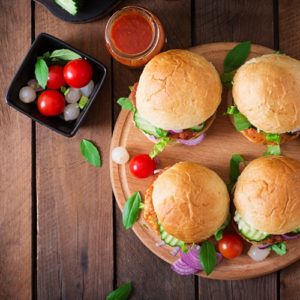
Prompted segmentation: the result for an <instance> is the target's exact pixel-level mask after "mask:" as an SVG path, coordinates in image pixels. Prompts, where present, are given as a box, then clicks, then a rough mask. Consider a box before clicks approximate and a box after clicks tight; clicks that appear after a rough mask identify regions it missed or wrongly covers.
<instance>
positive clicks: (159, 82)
mask: <svg viewBox="0 0 300 300" xmlns="http://www.w3.org/2000/svg"><path fill="white" fill-rule="evenodd" d="M221 93H222V85H221V81H220V78H219V74H218V72H217V71H216V69H215V67H214V66H213V65H212V64H211V63H209V62H208V61H207V60H206V59H205V58H204V57H202V56H200V55H198V54H195V53H192V52H190V51H187V50H170V51H167V52H163V53H160V54H158V55H156V56H155V57H154V58H153V59H152V60H151V61H150V62H149V63H148V64H147V65H146V66H145V68H144V70H143V73H142V75H141V77H140V80H139V84H138V87H137V93H136V106H137V110H138V112H139V114H140V116H141V117H142V118H144V119H146V120H147V121H149V122H151V124H153V125H154V126H156V127H159V128H162V129H165V130H171V129H174V130H176V129H177V130H178V129H186V128H190V127H193V126H196V125H198V124H200V123H202V122H204V121H206V120H207V119H208V118H209V117H211V116H212V115H213V114H214V113H215V112H216V110H217V107H218V106H219V104H220V102H221Z"/></svg>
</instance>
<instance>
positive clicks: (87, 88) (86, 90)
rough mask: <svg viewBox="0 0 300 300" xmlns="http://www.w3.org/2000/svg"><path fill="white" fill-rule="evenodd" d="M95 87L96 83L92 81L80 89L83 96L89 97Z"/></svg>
mask: <svg viewBox="0 0 300 300" xmlns="http://www.w3.org/2000/svg"><path fill="white" fill-rule="evenodd" d="M94 86H95V85H94V81H93V80H91V81H90V82H89V83H88V84H87V85H86V86H84V87H82V88H80V91H81V93H82V95H83V96H86V97H89V96H90V94H91V93H92V92H93V89H94Z"/></svg>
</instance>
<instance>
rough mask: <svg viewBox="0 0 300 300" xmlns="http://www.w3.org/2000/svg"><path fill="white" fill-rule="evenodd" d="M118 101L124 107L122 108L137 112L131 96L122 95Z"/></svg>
mask: <svg viewBox="0 0 300 300" xmlns="http://www.w3.org/2000/svg"><path fill="white" fill-rule="evenodd" d="M117 103H118V104H119V105H120V106H121V107H122V109H124V110H130V111H132V112H135V107H134V106H133V104H132V102H131V101H130V100H129V98H126V97H121V98H119V99H118V100H117Z"/></svg>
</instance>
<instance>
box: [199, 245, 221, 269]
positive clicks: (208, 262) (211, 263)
mask: <svg viewBox="0 0 300 300" xmlns="http://www.w3.org/2000/svg"><path fill="white" fill-rule="evenodd" d="M200 262H201V264H202V266H203V269H204V272H205V273H206V274H207V275H209V274H210V273H211V272H212V271H213V269H214V268H215V266H216V264H217V252H216V249H215V247H214V246H213V244H212V243H211V242H210V241H205V242H204V243H203V244H202V246H201V249H200Z"/></svg>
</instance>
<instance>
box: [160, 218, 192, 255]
mask: <svg viewBox="0 0 300 300" xmlns="http://www.w3.org/2000/svg"><path fill="white" fill-rule="evenodd" d="M159 232H160V237H161V239H162V240H163V241H164V242H165V243H166V244H167V245H169V246H171V247H176V246H178V247H180V248H181V250H182V251H183V252H187V251H188V250H187V248H186V245H185V242H183V241H180V240H178V239H177V238H175V237H174V236H172V235H171V234H169V233H167V232H166V231H165V230H164V229H163V227H162V226H161V225H160V224H159Z"/></svg>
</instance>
